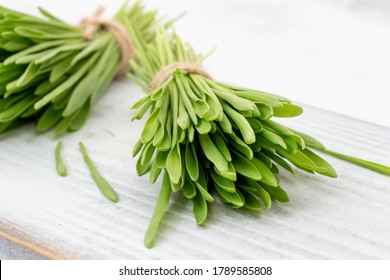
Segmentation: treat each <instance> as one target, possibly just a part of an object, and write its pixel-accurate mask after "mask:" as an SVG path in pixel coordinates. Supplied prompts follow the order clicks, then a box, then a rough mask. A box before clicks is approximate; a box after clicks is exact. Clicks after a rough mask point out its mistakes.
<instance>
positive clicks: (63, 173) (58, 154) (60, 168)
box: [55, 141, 68, 177]
mask: <svg viewBox="0 0 390 280" xmlns="http://www.w3.org/2000/svg"><path fill="white" fill-rule="evenodd" d="M61 148H62V141H59V142H58V143H57V146H56V149H55V158H56V168H57V172H58V174H59V175H60V176H63V177H64V176H66V175H67V173H68V172H67V170H66V167H65V165H64V161H63V160H62V157H61Z"/></svg>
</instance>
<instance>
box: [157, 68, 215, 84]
mask: <svg viewBox="0 0 390 280" xmlns="http://www.w3.org/2000/svg"><path fill="white" fill-rule="evenodd" d="M176 69H179V70H180V71H182V72H186V73H190V74H198V75H201V76H203V77H206V78H208V79H212V78H211V76H210V74H209V73H207V72H206V71H205V70H204V69H203V68H201V67H200V66H198V65H196V64H192V63H189V62H174V63H171V64H168V65H167V66H166V67H164V68H163V69H161V70H160V71H159V72H158V73H157V75H156V76H155V77H154V79H153V81H152V83H151V84H150V87H151V89H156V88H158V87H160V86H162V85H163V84H164V83H165V82H166V81H167V80H168V79H169V78H170V77H171V76H172V74H173V72H174V71H175V70H176Z"/></svg>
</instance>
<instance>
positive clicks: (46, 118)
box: [37, 105, 62, 132]
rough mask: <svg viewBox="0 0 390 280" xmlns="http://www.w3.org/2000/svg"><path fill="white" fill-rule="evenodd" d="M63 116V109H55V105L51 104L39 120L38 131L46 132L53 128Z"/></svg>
mask: <svg viewBox="0 0 390 280" xmlns="http://www.w3.org/2000/svg"><path fill="white" fill-rule="evenodd" d="M61 118H62V111H58V110H55V109H54V106H53V105H52V106H50V107H49V108H47V109H46V110H45V112H44V113H43V114H42V116H41V117H40V118H39V120H38V124H37V131H38V132H46V131H48V130H50V129H51V128H53V127H54V126H55V125H56V124H57V123H58V122H59V121H60V119H61Z"/></svg>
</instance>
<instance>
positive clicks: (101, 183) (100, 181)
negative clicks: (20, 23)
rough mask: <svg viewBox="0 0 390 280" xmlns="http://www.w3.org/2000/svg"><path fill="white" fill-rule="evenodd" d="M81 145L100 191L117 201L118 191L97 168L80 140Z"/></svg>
mask: <svg viewBox="0 0 390 280" xmlns="http://www.w3.org/2000/svg"><path fill="white" fill-rule="evenodd" d="M79 145H80V150H81V153H82V154H83V157H84V160H85V162H86V163H87V166H88V168H89V171H90V173H91V176H92V178H93V180H94V181H95V183H96V185H97V186H98V187H99V189H100V191H101V192H102V194H103V195H104V196H105V197H107V198H108V199H109V200H111V201H113V202H117V201H118V196H117V195H116V192H115V191H114V189H113V188H112V187H111V186H110V184H109V183H108V182H107V181H106V180H105V179H104V178H103V177H102V176H101V175H100V173H99V171H98V170H97V169H96V167H95V165H94V163H93V162H92V160H91V158H90V157H89V156H88V153H87V150H86V149H85V146H84V144H83V143H81V142H80V143H79Z"/></svg>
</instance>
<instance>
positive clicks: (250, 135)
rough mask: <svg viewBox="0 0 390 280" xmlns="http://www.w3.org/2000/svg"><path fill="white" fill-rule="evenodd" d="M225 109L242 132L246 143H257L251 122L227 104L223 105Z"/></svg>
mask: <svg viewBox="0 0 390 280" xmlns="http://www.w3.org/2000/svg"><path fill="white" fill-rule="evenodd" d="M222 106H223V109H224V110H225V112H226V114H228V115H229V117H230V118H231V119H232V120H233V121H234V122H235V123H236V125H237V127H238V129H239V130H240V132H241V134H242V137H243V138H244V141H245V143H247V144H252V143H254V142H255V141H256V136H255V133H254V132H253V129H252V127H251V125H250V124H249V122H248V121H247V120H246V118H245V117H243V116H242V115H241V114H240V113H238V112H237V111H235V110H234V109H232V108H231V107H230V106H229V105H227V104H226V103H222Z"/></svg>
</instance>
